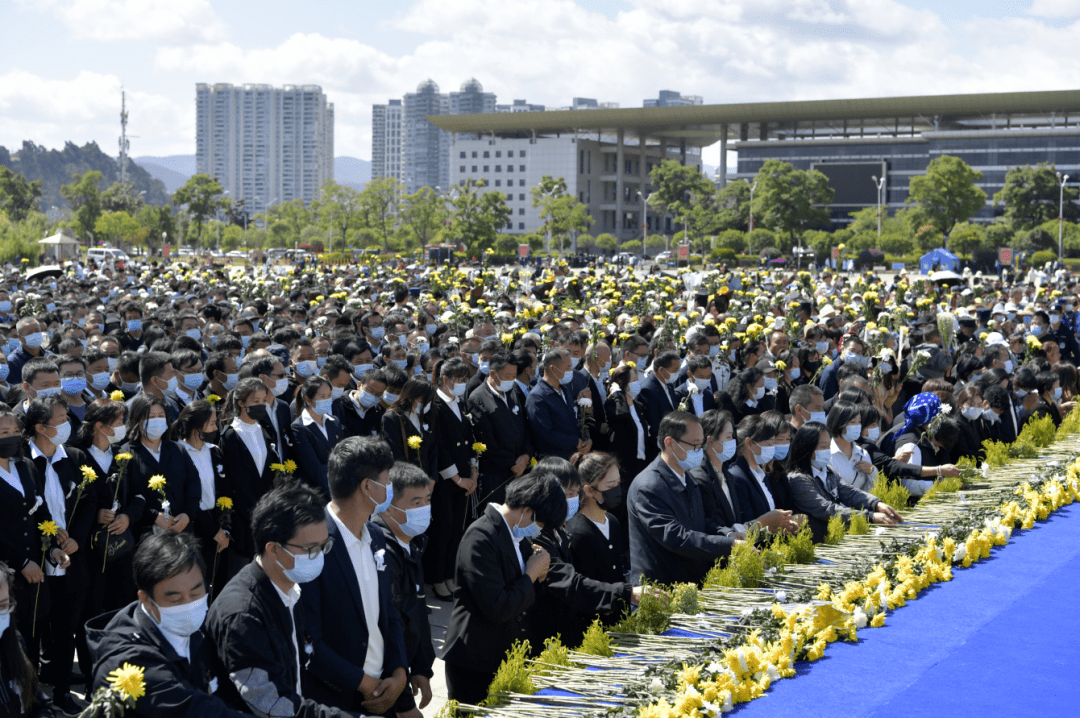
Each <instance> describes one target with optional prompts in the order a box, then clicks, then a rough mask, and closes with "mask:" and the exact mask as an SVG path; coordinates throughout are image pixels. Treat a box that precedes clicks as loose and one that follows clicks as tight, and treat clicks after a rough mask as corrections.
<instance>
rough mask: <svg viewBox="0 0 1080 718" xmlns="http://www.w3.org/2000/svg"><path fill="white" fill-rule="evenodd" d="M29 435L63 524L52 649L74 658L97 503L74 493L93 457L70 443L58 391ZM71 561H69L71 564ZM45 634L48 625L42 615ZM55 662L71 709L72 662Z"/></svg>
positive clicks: (35, 409) (37, 404)
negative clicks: (67, 443) (91, 528)
mask: <svg viewBox="0 0 1080 718" xmlns="http://www.w3.org/2000/svg"><path fill="white" fill-rule="evenodd" d="M24 425H25V427H26V435H27V438H28V439H29V446H28V448H27V453H26V457H27V458H28V459H29V460H30V462H31V463H32V464H33V465H34V468H35V469H36V472H37V475H38V476H39V477H40V478H39V486H40V487H41V490H42V492H41V495H42V497H43V498H44V500H45V505H46V507H47V509H48V513H49V516H50V517H51V519H52V520H53V522H55V523H56V525H57V526H59V528H60V531H59V533H58V534H57V536H56V545H57V546H58V547H59V548H60V550H61V551H62V552H63V554H64V556H63V557H61V559H60V561H59V562H58V563H53V562H51V561H49V562H47V563H46V565H45V567H44V568H45V575H46V579H45V582H46V585H47V586H48V589H49V597H50V599H51V607H50V609H49V611H48V625H49V627H50V630H49V631H47V632H46V635H47V639H46V641H47V645H46V648H47V649H48V651H49V654H50V655H57V656H70V655H71V653H72V650H73V649H74V646H75V634H76V632H77V631H78V630H79V618H81V616H82V604H83V600H84V598H85V595H86V582H87V580H88V573H89V571H88V565H89V564H88V562H87V560H86V555H87V554H86V552H87V550H88V537H89V534H90V527H91V525H92V524H93V521H94V513H95V511H94V504H93V501H91V500H90V499H89V498H87V500H86V501H78V500H77V499H78V497H77V492H75V491H74V489H75V487H76V486H78V485H79V484H80V483H81V482H82V480H83V477H82V473H81V471H80V469H81V467H83V466H89V465H90V463H91V462H90V460H89V459H88V458H87V456H86V454H84V453H83V452H82V450H80V449H77V448H75V447H66V446H64V443H65V442H67V440H68V439H69V438H70V437H69V434H70V431H71V424H70V423H68V417H67V403H66V402H65V401H64V400H63V399H62V398H61V397H60V396H57V395H52V396H45V397H39V398H37V399H34V400H33V401H31V402H30V405H29V406H28V407H27V409H26V415H25V418H24ZM65 564H66V565H65ZM38 620H39V627H38V632H39V633H40V631H41V627H42V626H43V625H44V622H43V620H42V617H41V616H40V615H39V617H38ZM61 663H62V665H56V664H51V666H50V667H51V668H52V671H51V675H49V676H48V678H47V680H46V682H47V683H49V684H50V685H52V686H53V700H54V701H55V702H56V703H57V705H59V706H62V707H64V709H65V710H70V706H71V705H72V704H71V698H70V696H69V693H68V692H69V690H70V688H71V675H70V674H71V670H70V664H68V663H66V662H61Z"/></svg>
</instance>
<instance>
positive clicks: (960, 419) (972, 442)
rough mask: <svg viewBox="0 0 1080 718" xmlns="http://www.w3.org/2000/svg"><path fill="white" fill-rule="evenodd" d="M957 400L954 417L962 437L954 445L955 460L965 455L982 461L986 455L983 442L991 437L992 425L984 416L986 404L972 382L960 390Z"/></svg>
mask: <svg viewBox="0 0 1080 718" xmlns="http://www.w3.org/2000/svg"><path fill="white" fill-rule="evenodd" d="M955 401H956V410H955V411H953V418H955V420H956V424H957V426H958V427H959V428H960V438H959V439H958V440H957V442H956V444H955V445H954V446H953V447H952V451H953V454H952V456H953V461H954V462H956V461H959V460H960V459H961V458H962V457H965V456H967V457H970V458H972V459H975V460H977V461H982V459H983V458H984V457H985V456H986V452H985V449H983V446H982V442H983V441H985V440H986V439H989V438H990V427H989V426H988V425H987V423H986V421H985V419H984V418H983V409H984V408H985V406H986V404H985V402H984V401H983V400H982V396H981V395H980V394H979V390H978V389H977V388H976V387H975V386H973V385H970V384H969V385H968V386H965V387H964V388H963V389H960V390H959V392H958V393H957V394H956V400H955Z"/></svg>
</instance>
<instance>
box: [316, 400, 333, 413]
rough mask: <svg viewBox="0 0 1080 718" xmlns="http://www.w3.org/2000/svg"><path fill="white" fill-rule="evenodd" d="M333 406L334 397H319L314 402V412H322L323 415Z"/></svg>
mask: <svg viewBox="0 0 1080 718" xmlns="http://www.w3.org/2000/svg"><path fill="white" fill-rule="evenodd" d="M333 406H334V398H333V397H330V398H328V399H319V400H318V401H316V402H315V413H316V414H322V415H324V416H325V415H326V414H329V413H330V410H331V409H332V408H333Z"/></svg>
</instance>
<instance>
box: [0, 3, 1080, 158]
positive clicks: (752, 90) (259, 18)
mask: <svg viewBox="0 0 1080 718" xmlns="http://www.w3.org/2000/svg"><path fill="white" fill-rule="evenodd" d="M1078 21H1080V0H982V1H981V2H975V1H974V0H948V1H946V2H942V1H937V2H931V1H930V0H577V1H576V2H574V1H573V0H414V1H412V2H397V3H389V2H369V1H366V0H303V1H302V2H301V1H300V0H0V27H3V28H4V29H5V32H4V52H3V53H2V55H0V145H4V146H6V147H8V148H17V147H19V146H20V144H21V142H22V141H23V140H24V139H29V140H33V141H35V142H37V143H39V144H43V145H45V146H47V147H57V146H60V145H61V144H62V143H63V142H64V141H65V140H71V141H74V142H76V143H79V144H82V143H83V142H86V141H89V140H95V141H97V142H98V144H99V145H101V146H102V148H103V149H105V150H106V151H107V152H110V153H115V150H116V138H117V135H118V133H119V126H118V113H119V103H120V97H119V95H120V86H121V84H123V85H124V86H125V88H126V89H127V92H128V105H129V112H130V116H131V118H130V124H129V133H130V134H131V135H134V136H135V137H134V138H133V139H132V141H131V143H132V154H134V155H135V156H141V155H167V154H193V153H194V151H195V149H194V147H195V130H194V126H195V120H194V118H195V101H194V98H195V83H197V82H211V83H213V82H232V83H246V82H263V83H267V82H268V83H273V84H275V85H282V84H309V83H310V84H319V85H322V86H323V88H324V91H325V92H326V93H327V95H328V96H329V99H330V100H331V101H332V102H334V104H335V109H336V127H335V141H336V146H337V154H338V155H345V156H353V157H360V158H363V159H369V158H370V156H371V105H372V104H373V103H376V102H385V101H386V99H387V98H391V97H400V96H401V95H402V94H403V93H405V92H408V91H411V90H412V89H413V88H415V87H416V86H417V85H418V84H419V83H421V82H422V81H424V80H426V79H427V78H429V77H430V78H432V79H434V80H435V81H436V82H437V83H438V84H439V85H440V87H441V88H442V89H443V91H447V90H450V89H455V88H457V87H458V86H459V85H461V83H462V82H464V81H465V80H466V79H468V78H470V77H476V78H477V79H478V80H480V82H481V83H482V84H483V85H484V88H485V89H486V90H488V91H493V92H496V93H497V94H498V96H499V101H500V102H509V101H510V100H512V99H515V98H518V99H521V98H524V99H527V100H529V101H530V102H538V103H542V104H546V105H549V106H560V105H566V104H568V103H569V101H570V98H571V97H574V96H581V97H595V98H597V99H600V100H603V101H612V102H618V103H621V105H622V106H623V107H635V106H640V105H641V101H642V99H644V98H646V97H655V96H656V93H657V91H658V90H660V89H673V90H678V91H681V92H684V93H687V94H696V95H702V96H703V97H704V98H705V102H707V103H724V102H746V101H756V100H794V99H822V98H842V97H875V96H885V95H908V94H941V93H963V92H993V91H1008V90H1038V89H1071V88H1076V87H1080V53H1077V52H1076V48H1077V47H1080V22H1078ZM713 155H717V156H718V150H717V149H716V148H715V147H714V148H712V149H710V150H707V151H706V162H710V163H715V162H716V159H717V157H714V156H713Z"/></svg>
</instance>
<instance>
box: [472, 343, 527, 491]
mask: <svg viewBox="0 0 1080 718" xmlns="http://www.w3.org/2000/svg"><path fill="white" fill-rule="evenodd" d="M517 370H518V367H517V365H516V364H515V363H514V358H513V356H512V355H511V354H510V352H506V351H500V352H496V353H495V354H494V355H492V357H491V373H490V374H489V375H488V379H487V381H485V382H484V383H483V384H481V385H480V387H479V388H478V389H477V390H476V391H474V392H473V393H472V396H470V397H469V399H468V402H467V406H468V412H467V413H468V415H469V417H470V419H471V423H472V429H473V437H474V438H475V440H476V441H479V442H480V443H482V444H484V445H485V446H486V447H487V450H486V451H484V453H482V454H481V455H480V473H479V478H480V487H479V488H478V489H477V491H478V492H479V493H478V496H479V499H480V508H481V509H482V508H483V506H484V504H485V503H486V502H488V501H490V502H494V503H500V502H501V501H502V500H503V498H504V497H505V491H506V488H505V487H506V484H507V483H508V482H509V481H510V480H511V479H513V478H515V477H518V476H521V475H522V474H524V473H525V471H526V469H528V467H529V459H530V458H532V455H533V453H534V451H533V444H532V432H530V431H529V425H528V420H527V418H526V410H525V407H524V406H522V405H521V404H519V403H518V402H517V400H516V399H515V397H514V393H513V391H512V390H513V389H514V387H515V384H516V382H515V378H516V377H517Z"/></svg>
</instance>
